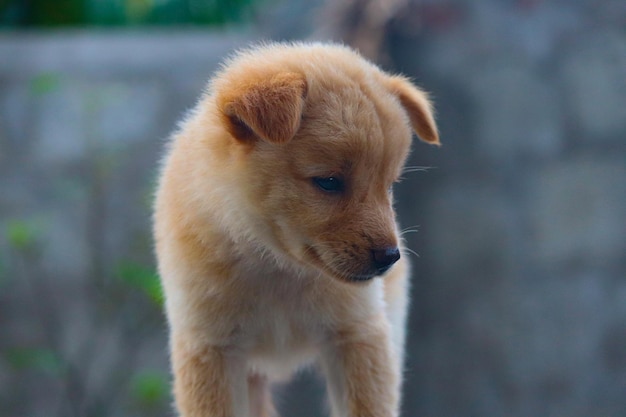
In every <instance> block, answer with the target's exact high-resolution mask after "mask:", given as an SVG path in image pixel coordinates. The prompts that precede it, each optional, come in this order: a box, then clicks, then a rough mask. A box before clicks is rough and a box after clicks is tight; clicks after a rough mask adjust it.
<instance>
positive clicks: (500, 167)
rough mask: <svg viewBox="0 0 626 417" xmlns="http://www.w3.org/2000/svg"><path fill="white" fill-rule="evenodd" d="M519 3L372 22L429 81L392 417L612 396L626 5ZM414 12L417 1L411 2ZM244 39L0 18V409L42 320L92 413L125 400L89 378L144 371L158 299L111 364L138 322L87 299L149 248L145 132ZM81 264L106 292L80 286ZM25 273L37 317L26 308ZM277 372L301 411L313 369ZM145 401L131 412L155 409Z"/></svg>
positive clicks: (35, 385) (37, 399)
mask: <svg viewBox="0 0 626 417" xmlns="http://www.w3.org/2000/svg"><path fill="white" fill-rule="evenodd" d="M413 3H415V2H409V4H413ZM440 3H441V4H443V6H442V7H440V8H439V9H437V8H436V7H435V6H433V5H437V4H440ZM521 3H524V2H520V4H521ZM526 3H528V8H520V7H521V6H519V7H518V6H517V5H516V4H517V3H516V2H510V3H507V4H506V5H504V4H501V3H499V2H480V3H474V5H471V4H469V3H467V4H466V3H464V2H460V3H458V4H457V3H446V2H432V4H433V5H431V6H428V7H431V8H430V9H428V8H427V9H420V10H413V11H411V10H408V11H405V12H404V14H403V17H402V18H398V19H396V20H394V23H393V24H392V25H391V26H390V27H389V28H388V29H387V30H388V33H387V35H386V52H387V58H388V60H387V64H386V65H387V66H388V67H389V68H392V69H395V70H400V71H403V72H405V73H407V74H409V75H411V76H414V77H415V78H416V79H417V80H418V82H419V83H420V84H422V85H423V86H425V87H426V88H427V89H428V90H430V91H431V92H432V93H433V95H434V97H435V100H436V107H437V110H438V122H439V124H440V128H441V132H442V141H443V144H444V145H443V147H442V148H440V149H433V148H430V147H428V146H427V145H425V144H422V143H418V142H417V141H416V143H415V146H414V152H413V154H412V156H411V161H410V164H411V165H420V166H430V167H432V169H430V170H428V171H427V172H418V173H413V174H411V175H409V176H408V177H407V179H406V180H405V182H404V183H403V184H401V185H400V186H399V187H398V189H397V193H398V196H397V200H398V201H399V203H398V210H399V213H400V220H401V222H402V226H403V227H410V226H416V225H418V226H419V232H418V233H411V234H407V235H406V237H407V239H408V241H409V244H410V247H411V248H412V249H413V250H415V251H416V252H418V253H419V255H420V256H419V258H418V257H415V258H413V259H412V263H413V266H414V268H413V269H414V277H413V291H412V292H413V306H412V315H411V321H410V332H409V333H410V339H409V346H408V349H407V352H408V355H409V361H408V364H407V370H406V380H407V382H406V387H405V392H406V395H405V401H404V409H405V413H404V415H406V416H413V415H421V416H432V417H445V416H458V415H483V416H490V415H494V416H495V415H506V416H520V417H522V416H540V415H541V416H568V417H574V416H581V417H583V416H621V415H624V414H626V396H625V395H624V393H625V392H626V256H625V254H626V142H625V140H626V35H625V34H624V31H623V22H624V21H626V20H624V19H625V16H626V12H624V8H623V7H622V6H621V3H620V2H610V1H605V2H598V5H597V8H595V9H594V8H592V7H591V6H587V5H585V3H584V2H578V3H576V4H573V3H572V4H569V5H566V4H561V5H557V4H556V2H555V3H550V2H536V4H535V2H526ZM533 4H534V5H533ZM444 6H445V7H444ZM594 7H595V6H594ZM418 12H419V13H422V14H424V15H428V16H434V17H433V19H432V20H427V21H426V20H419V21H412V20H411V19H410V18H411V16H414V15H418ZM309 24H310V23H309ZM303 25H304V24H303ZM251 38H252V35H249V36H245V35H244V36H234V35H232V34H207V33H204V32H161V31H154V32H116V33H108V34H107V33H98V32H72V33H58V34H47V33H44V34H37V33H31V34H7V33H5V34H0V230H2V232H3V233H4V238H3V239H2V240H1V242H0V250H1V252H0V290H1V292H0V353H2V355H3V356H2V357H3V358H5V359H4V360H0V392H2V393H9V392H10V391H11V388H10V387H17V388H15V389H16V390H17V392H19V395H17V394H16V395H14V396H10V395H9V394H2V395H0V413H2V409H3V408H5V409H7V410H8V411H9V412H11V413H13V414H18V413H19V414H24V415H25V414H28V415H32V416H37V415H44V414H45V415H49V413H46V412H45V410H46V409H47V406H48V405H49V404H50V403H52V404H56V402H59V400H58V397H59V395H61V394H62V393H63V392H64V391H63V389H64V388H63V387H62V386H57V385H55V384H52V383H49V381H48V382H46V381H47V380H45V378H50V376H47V377H44V382H43V383H42V380H41V378H42V377H41V376H40V374H38V373H36V372H35V373H34V374H33V373H32V372H34V371H32V370H31V371H29V370H24V369H17V368H19V366H17V367H16V364H15V360H9V359H6V358H7V357H8V356H7V355H9V353H10V352H11V349H13V348H14V347H15V346H18V345H19V346H27V347H31V348H33V347H34V348H39V347H40V346H42V345H46V343H47V340H48V339H47V337H48V336H46V328H48V330H50V327H51V326H52V327H54V328H53V331H52V333H53V337H52V339H56V340H57V343H58V345H59V349H61V351H62V352H61V356H62V357H63V358H66V357H68V358H77V357H79V356H76V352H75V347H76V346H82V345H84V344H85V343H83V342H81V340H83V339H85V338H97V341H98V342H97V346H98V347H99V348H98V349H96V348H94V347H93V346H92V350H93V351H95V353H92V355H91V356H89V355H87V356H86V357H88V358H90V361H91V360H93V362H94V363H93V364H90V366H91V367H92V368H93V369H92V374H91V376H90V377H89V378H88V380H89V384H90V387H91V388H90V389H93V390H94V392H96V393H99V394H98V395H100V396H104V397H105V400H106V399H107V398H108V399H109V400H110V401H112V402H114V405H113V406H112V407H109V411H110V413H113V411H116V412H117V413H122V414H124V415H139V414H142V413H143V412H144V411H145V410H144V409H143V408H137V407H135V408H133V407H134V406H133V405H132V404H131V402H130V401H131V400H129V399H128V398H126V397H125V396H124V395H120V394H119V393H118V394H116V395H113V394H110V393H111V392H114V390H113V391H111V389H110V387H109V386H110V382H107V381H108V379H107V380H106V381H105V379H106V378H104V377H102V378H100V379H99V378H98V377H97V375H100V374H103V375H104V374H106V372H105V371H107V370H110V369H111V368H115V367H117V368H118V369H120V368H122V369H121V371H122V373H123V372H124V371H126V373H128V374H133V373H135V371H136V370H141V369H149V370H158V371H160V372H166V369H167V359H166V355H165V349H166V346H165V344H166V340H165V336H164V328H163V326H162V325H161V324H159V323H161V321H160V320H161V319H162V318H161V317H160V316H159V315H158V314H157V315H156V316H150V317H149V318H148V319H147V320H148V323H149V326H147V327H145V328H147V329H148V331H146V332H145V333H146V334H144V335H142V338H141V339H140V342H137V343H138V344H139V347H138V348H137V349H136V351H135V353H134V356H133V358H135V359H132V360H130V361H129V360H128V359H124V360H121V359H120V356H125V354H124V352H125V349H126V348H127V344H128V343H129V341H135V342H136V339H137V338H136V336H132V335H133V334H135V332H136V331H137V329H142V328H144V327H143V324H142V323H143V322H139V324H136V325H132V326H131V325H130V324H128V323H126V322H124V320H123V318H122V319H121V320H122V323H123V326H117V324H116V323H118V322H116V321H110V322H109V321H107V320H108V319H106V320H104V321H101V322H98V323H94V322H93V319H92V318H91V316H90V315H89V311H91V310H90V309H91V308H92V306H91V304H92V303H96V304H97V305H99V306H100V307H101V310H102V309H103V311H105V312H106V311H115V310H116V309H118V307H119V306H120V305H122V306H125V307H124V308H125V310H124V311H128V312H132V313H133V314H135V313H137V309H133V307H132V305H135V304H134V303H135V301H136V302H137V303H139V304H136V305H139V306H143V304H141V303H142V302H143V301H138V299H137V300H136V299H135V298H132V299H131V300H130V301H129V300H124V301H123V302H121V301H119V300H120V298H119V294H118V293H117V292H116V291H117V290H116V289H115V288H113V290H114V291H109V290H110V288H109V287H107V285H108V284H107V282H109V280H111V279H114V277H115V276H116V275H119V268H118V267H119V265H120V263H122V264H123V263H124V262H126V263H128V262H131V263H133V265H140V266H145V267H146V268H150V266H151V265H152V258H151V252H150V242H149V233H148V229H149V201H150V193H151V187H152V182H153V179H154V174H155V170H156V167H157V163H158V158H159V155H160V152H161V151H160V150H161V148H162V145H163V143H164V139H165V138H166V137H167V135H168V133H169V132H170V131H171V130H172V129H173V127H174V126H175V123H176V120H178V119H179V118H180V116H181V115H182V114H184V112H185V110H186V109H188V108H189V107H191V106H192V105H193V103H194V102H195V100H196V98H197V96H198V94H199V92H200V91H201V90H202V88H203V86H204V83H205V81H206V79H207V78H208V77H209V75H210V74H211V72H212V71H213V70H214V69H215V67H216V65H217V63H218V62H219V60H220V59H221V58H222V57H223V56H224V55H225V54H226V53H227V52H228V51H230V50H231V49H232V48H233V47H235V46H237V45H241V44H244V43H246V42H247V40H248V39H251ZM20 236H22V237H20ZM20 239H22V240H21V241H22V242H23V241H26V243H24V244H23V245H22V246H20ZM31 241H34V242H36V245H35V244H34V243H33V244H32V245H31V243H29V242H31ZM31 246H32V247H31ZM33 247H34V249H33ZM20 248H21V249H20ZM24 248H26V250H24ZM29 280H30V282H29ZM90 280H96V281H97V282H100V283H101V284H102V285H104V287H105V288H108V289H107V291H108V292H106V294H112V295H111V297H112V298H110V299H105V300H102V299H98V297H97V291H96V292H95V295H94V291H91V292H90V291H89V290H88V289H87V290H86V289H85V287H88V285H86V284H85V282H86V281H90ZM33 283H34V284H35V286H36V287H37V288H39V290H36V291H35V295H37V291H39V294H38V296H39V297H41V296H44V295H46V294H48V295H49V296H50V298H51V300H52V301H51V303H52V307H55V306H56V308H57V309H56V310H55V312H54V314H53V315H54V316H55V317H54V319H53V320H49V318H48V319H46V317H47V316H50V315H51V314H43V315H42V314H41V312H40V313H38V312H37V310H38V306H37V302H33V299H34V298H33V285H31V284H33ZM97 288H100V287H97ZM42 289H43V294H41V292H42ZM116 297H117V298H116ZM35 299H40V298H35ZM119 303H121V304H119ZM44 307H45V306H44ZM46 308H48V310H45V309H44V313H45V312H46V311H49V309H50V308H51V307H50V306H48V307H46ZM146 308H148V307H146ZM39 310H41V309H39ZM99 314H100V316H101V317H109V316H107V315H106V314H104V315H102V314H103V313H99ZM107 314H108V313H107ZM124 317H128V314H127V315H126V316H124ZM155 317H156V318H155ZM118 320H120V319H118ZM47 321H49V323H48V322H47ZM102 323H112V324H111V325H110V326H108V327H107V326H104V327H102ZM118 324H119V323H118ZM55 326H56V327H55ZM98 326H100V327H98ZM133 326H134V327H133ZM94 328H96V329H98V331H97V332H95V333H94V330H93V329H94ZM118 328H121V329H122V330H116V329H118ZM124 329H125V330H124ZM48 333H50V332H49V331H48ZM54 334H58V335H60V336H57V337H55V336H54ZM59 339H60V340H59ZM87 345H89V344H87ZM120 352H121V353H120ZM9 356H10V355H9ZM76 360H77V361H78V359H76ZM18 362H19V361H18ZM52 362H53V364H54V363H55V362H54V361H52ZM57 362H58V361H57ZM18 365H19V364H18ZM77 365H79V366H80V365H82V363H81V362H80V361H78V362H77ZM94 375H96V376H94ZM113 380H115V378H113ZM120 380H124V379H123V378H121V379H120ZM124 384H126V385H120V386H121V387H125V388H124V389H126V388H128V387H131V388H132V386H133V385H132V380H131V381H126V382H124ZM297 387H298V389H292V390H291V392H289V393H286V394H285V396H292V398H293V399H292V400H291V401H287V400H285V404H284V408H285V409H286V410H288V411H290V412H291V413H295V412H296V410H297V412H299V413H300V415H305V416H308V415H319V412H318V411H316V409H314V408H312V406H310V404H311V403H313V402H315V401H317V400H318V399H319V397H320V395H321V390H320V388H319V384H317V383H313V384H312V385H311V382H310V381H309V380H308V379H307V378H304V379H300V380H299V382H298V383H297ZM131 388H128V389H129V390H130V389H131ZM300 388H302V389H300ZM98 395H96V394H94V395H93V396H92V397H94V398H91V397H89V396H87V397H86V398H87V400H84V402H85V403H87V404H96V405H97V404H98V403H97V401H96V400H100V401H103V399H102V398H96V397H98ZM55 401H56V402H55ZM65 406H67V405H63V404H58V407H60V408H62V407H65ZM67 407H69V406H67ZM85 407H86V406H85ZM94 407H95V408H94V409H98V407H97V406H94ZM160 407H161V408H159V409H158V410H159V411H154V410H153V411H151V415H155V414H156V415H167V411H166V410H167V404H165V405H163V404H160ZM105 409H106V408H105ZM42 410H43V411H42ZM164 410H165V411H164ZM159 413H160V414H159Z"/></svg>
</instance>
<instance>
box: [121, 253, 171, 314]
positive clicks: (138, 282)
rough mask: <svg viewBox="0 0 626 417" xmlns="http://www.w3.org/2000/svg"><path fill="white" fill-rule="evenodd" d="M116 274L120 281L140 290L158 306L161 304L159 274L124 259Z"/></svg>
mask: <svg viewBox="0 0 626 417" xmlns="http://www.w3.org/2000/svg"><path fill="white" fill-rule="evenodd" d="M117 276H118V278H119V279H120V280H121V281H122V282H124V283H126V284H127V285H129V286H131V287H133V288H135V289H138V290H139V291H141V292H142V293H143V294H145V295H146V296H147V297H148V298H149V299H150V300H152V301H153V302H154V303H155V304H157V305H158V306H159V307H162V306H163V301H164V297H163V289H162V288H161V282H160V280H159V275H158V274H157V273H156V272H155V271H154V270H153V269H151V268H147V267H145V266H143V265H139V264H137V263H135V262H130V261H125V262H122V263H121V264H120V265H119V267H118V269H117Z"/></svg>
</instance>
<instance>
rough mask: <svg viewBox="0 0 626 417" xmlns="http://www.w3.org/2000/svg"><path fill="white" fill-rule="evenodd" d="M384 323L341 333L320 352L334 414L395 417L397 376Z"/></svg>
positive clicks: (357, 416) (341, 416) (396, 413)
mask: <svg viewBox="0 0 626 417" xmlns="http://www.w3.org/2000/svg"><path fill="white" fill-rule="evenodd" d="M388 333H389V331H388V328H387V326H386V325H379V326H373V325H364V326H360V327H358V328H352V329H350V330H349V331H345V332H340V333H339V334H338V335H337V339H336V340H335V341H333V342H332V343H331V344H330V345H329V346H328V347H327V348H326V349H325V350H324V351H323V353H322V358H321V362H322V368H323V371H324V373H325V375H326V381H327V390H328V396H329V399H330V403H331V404H330V405H331V411H332V415H333V417H397V415H398V406H399V404H398V403H399V397H400V396H399V389H400V386H399V385H400V383H399V381H400V377H399V375H398V369H399V367H398V365H397V364H396V363H395V362H396V361H395V358H394V357H393V353H392V349H391V345H390V340H389V335H388Z"/></svg>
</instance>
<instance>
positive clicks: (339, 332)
mask: <svg viewBox="0 0 626 417" xmlns="http://www.w3.org/2000/svg"><path fill="white" fill-rule="evenodd" d="M411 127H412V128H413V129H414V130H415V131H416V132H417V134H418V135H419V137H420V138H421V139H423V140H424V141H426V142H429V143H432V144H438V143H439V141H438V135H437V129H436V127H435V123H434V120H433V116H432V113H431V108H430V105H429V102H428V100H427V98H426V95H425V94H424V93H423V92H422V91H420V90H419V89H417V88H416V87H414V86H413V85H411V84H410V83H409V82H408V81H407V80H406V79H405V78H402V77H399V76H391V75H389V74H386V73H384V72H383V71H381V70H380V69H378V68H377V67H376V66H374V65H373V64H371V63H369V62H367V61H365V60H364V59H363V58H361V57H360V56H359V55H358V54H356V53H355V52H353V51H352V50H350V49H348V48H345V47H342V46H337V45H323V44H294V45H285V44H271V45H266V46H262V47H259V48H256V49H251V50H249V51H245V52H241V53H239V54H238V55H236V56H235V57H234V58H232V59H231V60H230V61H229V62H227V64H226V65H225V66H224V68H223V69H222V70H221V71H220V72H219V73H218V74H217V75H216V76H215V78H214V79H213V81H212V82H211V83H210V86H209V88H208V91H207V92H206V94H205V95H204V96H203V97H202V99H201V100H200V102H199V104H198V105H197V107H196V108H195V110H194V111H193V112H192V114H191V115H190V116H189V117H188V118H187V119H186V120H185V121H184V123H183V124H182V126H181V128H180V130H179V131H178V133H176V134H175V135H174V138H173V141H172V142H171V145H170V148H169V152H168V155H167V157H166V159H165V164H164V167H163V171H162V175H161V179H160V184H159V189H158V194H157V201H156V213H155V227H154V230H155V237H156V249H157V255H158V262H159V271H160V274H161V277H162V281H163V287H164V290H165V295H166V308H167V316H168V319H169V324H170V331H171V333H170V336H171V353H172V367H173V372H174V377H175V381H174V391H175V397H176V403H177V407H178V410H179V412H180V414H181V415H182V416H185V417H248V416H258V417H260V416H274V415H276V412H275V410H274V408H273V406H272V401H271V393H270V384H271V382H272V381H276V380H279V379H284V378H287V377H289V375H290V374H291V373H292V372H294V370H296V369H298V368H300V367H302V366H306V365H308V364H311V363H314V362H315V363H317V364H319V366H320V368H321V370H322V371H323V373H324V374H325V377H326V381H327V385H328V394H329V397H330V406H331V411H332V415H333V416H336V417H344V416H350V417H366V416H375V417H391V416H397V415H398V408H399V393H400V380H401V368H402V357H403V343H404V334H405V329H404V327H405V317H406V309H407V272H408V267H407V264H406V261H405V260H404V258H400V253H401V252H402V249H399V245H400V244H401V242H400V241H399V236H398V227H397V225H396V220H395V214H394V211H393V208H392V194H391V186H392V184H393V183H394V182H395V181H397V180H398V177H399V176H400V174H401V172H402V169H403V164H404V161H405V159H406V157H407V153H408V152H409V146H410V142H411ZM381 275H382V279H374V278H375V277H377V276H381Z"/></svg>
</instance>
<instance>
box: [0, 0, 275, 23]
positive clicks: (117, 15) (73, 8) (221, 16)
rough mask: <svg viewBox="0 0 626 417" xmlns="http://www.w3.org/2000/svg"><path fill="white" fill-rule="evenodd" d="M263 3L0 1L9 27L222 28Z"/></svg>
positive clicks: (199, 0)
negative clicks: (131, 26)
mask: <svg viewBox="0 0 626 417" xmlns="http://www.w3.org/2000/svg"><path fill="white" fill-rule="evenodd" d="M261 1H263V0H105V1H103V0H31V1H28V2H26V1H23V0H0V24H4V25H10V26H40V27H41V26H43V27H46V26H79V25H97V26H127V25H181V24H195V25H224V24H227V23H234V22H242V21H245V20H246V19H247V18H248V17H249V16H250V15H251V14H252V12H253V10H254V9H255V7H256V6H258V4H259V3H260V2H261Z"/></svg>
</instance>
